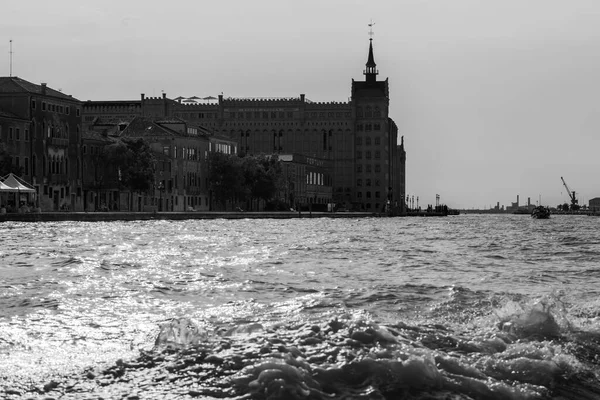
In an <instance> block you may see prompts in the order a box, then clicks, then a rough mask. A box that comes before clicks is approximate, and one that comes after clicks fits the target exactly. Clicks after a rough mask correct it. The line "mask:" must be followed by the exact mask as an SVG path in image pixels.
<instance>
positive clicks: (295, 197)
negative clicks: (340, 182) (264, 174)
mask: <svg viewBox="0 0 600 400" xmlns="http://www.w3.org/2000/svg"><path fill="white" fill-rule="evenodd" d="M278 158H279V161H281V166H282V174H283V179H284V184H283V193H280V196H279V197H280V199H283V200H284V201H285V202H287V203H288V204H289V205H290V206H291V207H295V208H305V209H309V208H310V209H311V210H314V211H328V205H329V208H331V207H332V195H333V179H332V171H333V164H334V163H333V161H332V160H327V159H322V158H314V157H308V156H305V155H303V154H296V153H294V154H279V155H278ZM330 211H331V210H330Z"/></svg>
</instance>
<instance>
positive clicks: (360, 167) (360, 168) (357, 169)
mask: <svg viewBox="0 0 600 400" xmlns="http://www.w3.org/2000/svg"><path fill="white" fill-rule="evenodd" d="M356 172H362V165H361V164H356Z"/></svg>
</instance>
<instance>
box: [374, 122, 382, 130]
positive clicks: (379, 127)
mask: <svg viewBox="0 0 600 400" xmlns="http://www.w3.org/2000/svg"><path fill="white" fill-rule="evenodd" d="M373 130H376V131H380V130H381V124H374V125H373Z"/></svg>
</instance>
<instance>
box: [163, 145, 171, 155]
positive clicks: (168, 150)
mask: <svg viewBox="0 0 600 400" xmlns="http://www.w3.org/2000/svg"><path fill="white" fill-rule="evenodd" d="M163 154H164V155H165V156H169V155H171V147H169V146H164V147H163Z"/></svg>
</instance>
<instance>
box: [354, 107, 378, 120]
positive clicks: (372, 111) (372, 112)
mask: <svg viewBox="0 0 600 400" xmlns="http://www.w3.org/2000/svg"><path fill="white" fill-rule="evenodd" d="M356 116H357V117H363V116H364V117H367V118H372V117H375V118H377V117H381V109H380V108H379V106H375V107H372V106H366V107H365V108H364V110H363V108H362V107H361V106H358V107H356Z"/></svg>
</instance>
